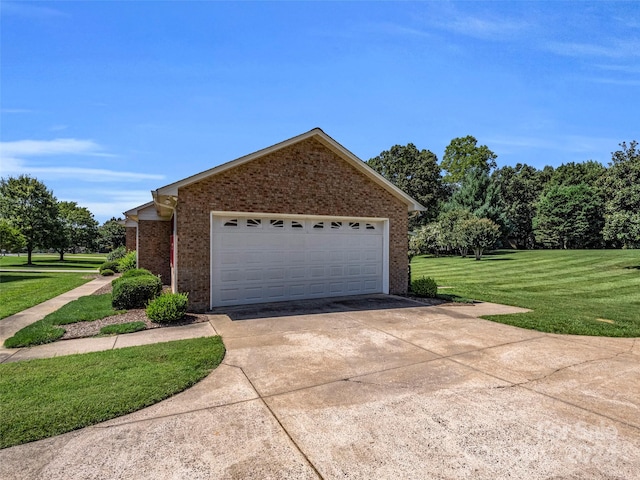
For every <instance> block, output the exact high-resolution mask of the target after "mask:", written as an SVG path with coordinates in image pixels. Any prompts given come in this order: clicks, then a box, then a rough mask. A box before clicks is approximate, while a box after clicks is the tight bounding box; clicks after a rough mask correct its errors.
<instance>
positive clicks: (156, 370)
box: [0, 337, 225, 448]
mask: <svg viewBox="0 0 640 480" xmlns="http://www.w3.org/2000/svg"><path fill="white" fill-rule="evenodd" d="M224 353H225V349H224V345H223V343H222V340H221V339H220V337H208V338H198V339H194V340H179V341H175V342H167V343H158V344H154V345H145V346H142V347H129V348H122V349H118V350H108V351H105V352H96V353H87V354H84V355H70V356H66V357H57V358H49V359H45V360H31V361H26V362H18V363H8V364H2V365H0V399H1V400H0V418H1V419H2V421H1V422H0V448H6V447H10V446H12V445H19V444H22V443H26V442H32V441H34V440H39V439H41V438H47V437H51V436H54V435H59V434H61V433H64V432H69V431H71V430H76V429H78V428H82V427H86V426H89V425H94V424H96V423H99V422H102V421H105V420H109V419H110V418H114V417H118V416H121V415H124V414H126V413H130V412H134V411H136V410H139V409H141V408H143V407H147V406H149V405H152V404H154V403H156V402H159V401H160V400H164V399H165V398H167V397H169V396H171V395H173V394H175V393H178V392H181V391H182V390H185V389H187V388H189V387H190V386H192V385H193V384H195V383H196V382H198V381H199V380H201V379H202V378H204V377H205V376H207V375H208V374H209V372H211V371H212V370H213V369H214V368H216V367H217V366H218V364H219V363H220V362H221V361H222V359H223V357H224Z"/></svg>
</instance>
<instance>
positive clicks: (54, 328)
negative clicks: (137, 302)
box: [4, 293, 125, 348]
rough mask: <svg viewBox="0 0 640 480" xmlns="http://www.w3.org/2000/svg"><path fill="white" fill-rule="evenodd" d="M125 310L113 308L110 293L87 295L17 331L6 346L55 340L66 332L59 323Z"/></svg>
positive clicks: (11, 346) (108, 314)
mask: <svg viewBox="0 0 640 480" xmlns="http://www.w3.org/2000/svg"><path fill="white" fill-rule="evenodd" d="M124 312H125V311H124V310H114V309H113V307H112V306H111V294H110V293H105V294H104V295H86V296H84V297H80V298H78V299H76V300H73V301H72V302H69V303H67V304H66V305H63V306H62V307H60V308H59V309H58V310H56V311H55V312H51V313H50V314H49V315H47V316H46V317H44V318H43V319H42V320H38V321H37V322H34V323H32V324H30V325H27V326H26V327H24V328H23V329H21V330H20V331H18V332H16V334H15V335H14V336H13V337H11V338H8V339H7V340H5V342H4V346H5V347H7V348H18V347H31V346H34V345H42V344H44V343H50V342H55V341H56V340H58V339H59V338H60V337H62V336H63V335H64V332H65V330H64V328H60V327H59V325H67V324H69V323H76V322H91V321H92V320H99V319H101V318H105V317H110V316H112V315H117V314H119V313H124Z"/></svg>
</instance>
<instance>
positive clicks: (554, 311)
mask: <svg viewBox="0 0 640 480" xmlns="http://www.w3.org/2000/svg"><path fill="white" fill-rule="evenodd" d="M411 272H412V277H413V278H414V279H415V278H418V277H421V276H423V275H426V276H430V277H433V278H434V279H436V281H437V283H438V285H439V286H447V287H452V288H450V289H449V288H448V289H441V290H440V292H441V293H446V294H453V295H459V296H462V297H469V298H473V299H476V300H483V301H487V302H496V303H503V304H507V305H515V306H518V307H525V308H530V309H532V310H533V312H530V313H526V314H517V315H496V316H491V317H486V318H488V319H489V320H493V321H496V322H501V323H506V324H509V325H516V326H519V327H524V328H531V329H535V330H540V331H543V332H553V333H569V334H576V335H601V336H610V337H638V336H640V250H569V251H562V250H533V251H513V250H502V251H498V252H495V253H494V254H492V255H487V256H486V257H483V259H482V260H481V261H479V262H478V261H475V260H474V259H473V258H460V257H428V256H426V257H425V256H420V257H415V258H414V259H413V261H412V263H411ZM597 319H601V320H608V322H604V321H599V320H597ZM609 322H613V323H609Z"/></svg>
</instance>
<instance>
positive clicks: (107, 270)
mask: <svg viewBox="0 0 640 480" xmlns="http://www.w3.org/2000/svg"><path fill="white" fill-rule="evenodd" d="M100 275H102V276H103V277H110V276H111V275H113V270H111V269H110V268H105V269H104V270H102V271H101V272H100Z"/></svg>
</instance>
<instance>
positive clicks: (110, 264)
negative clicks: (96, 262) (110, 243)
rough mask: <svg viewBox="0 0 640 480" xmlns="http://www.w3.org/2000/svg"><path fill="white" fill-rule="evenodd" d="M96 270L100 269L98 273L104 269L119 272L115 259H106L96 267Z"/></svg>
mask: <svg viewBox="0 0 640 480" xmlns="http://www.w3.org/2000/svg"><path fill="white" fill-rule="evenodd" d="M98 270H99V271H100V273H102V272H103V271H104V270H111V271H112V272H119V270H118V262H116V261H113V260H112V261H108V262H104V263H103V264H102V265H100V266H99V267H98Z"/></svg>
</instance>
